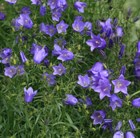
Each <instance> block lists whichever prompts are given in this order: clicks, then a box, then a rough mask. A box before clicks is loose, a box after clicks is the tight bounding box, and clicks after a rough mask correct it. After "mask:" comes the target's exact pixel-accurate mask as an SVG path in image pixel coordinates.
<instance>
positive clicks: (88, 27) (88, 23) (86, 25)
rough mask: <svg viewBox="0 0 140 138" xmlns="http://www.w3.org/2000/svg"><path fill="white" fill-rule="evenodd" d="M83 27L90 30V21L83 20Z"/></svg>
mask: <svg viewBox="0 0 140 138" xmlns="http://www.w3.org/2000/svg"><path fill="white" fill-rule="evenodd" d="M84 28H85V29H86V30H89V31H91V30H92V23H91V22H85V24H84Z"/></svg>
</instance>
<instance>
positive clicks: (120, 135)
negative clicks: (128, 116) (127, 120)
mask: <svg viewBox="0 0 140 138" xmlns="http://www.w3.org/2000/svg"><path fill="white" fill-rule="evenodd" d="M113 138H124V133H123V132H122V131H117V132H115V134H114V135H113Z"/></svg>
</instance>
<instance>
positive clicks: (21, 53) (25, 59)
mask: <svg viewBox="0 0 140 138" xmlns="http://www.w3.org/2000/svg"><path fill="white" fill-rule="evenodd" d="M20 57H21V60H22V62H23V63H25V62H26V61H27V60H28V59H27V58H26V56H25V54H24V52H23V51H20Z"/></svg>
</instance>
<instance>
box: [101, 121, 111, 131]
mask: <svg viewBox="0 0 140 138" xmlns="http://www.w3.org/2000/svg"><path fill="white" fill-rule="evenodd" d="M112 122H113V120H112V119H104V122H103V125H102V128H103V129H104V130H106V129H109V130H110V131H112V130H113V129H112Z"/></svg>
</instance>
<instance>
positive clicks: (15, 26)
mask: <svg viewBox="0 0 140 138" xmlns="http://www.w3.org/2000/svg"><path fill="white" fill-rule="evenodd" d="M18 21H19V18H16V19H13V20H12V25H13V26H14V28H15V30H16V31H17V30H19V29H20V27H21V25H20V24H19V23H18Z"/></svg>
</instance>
